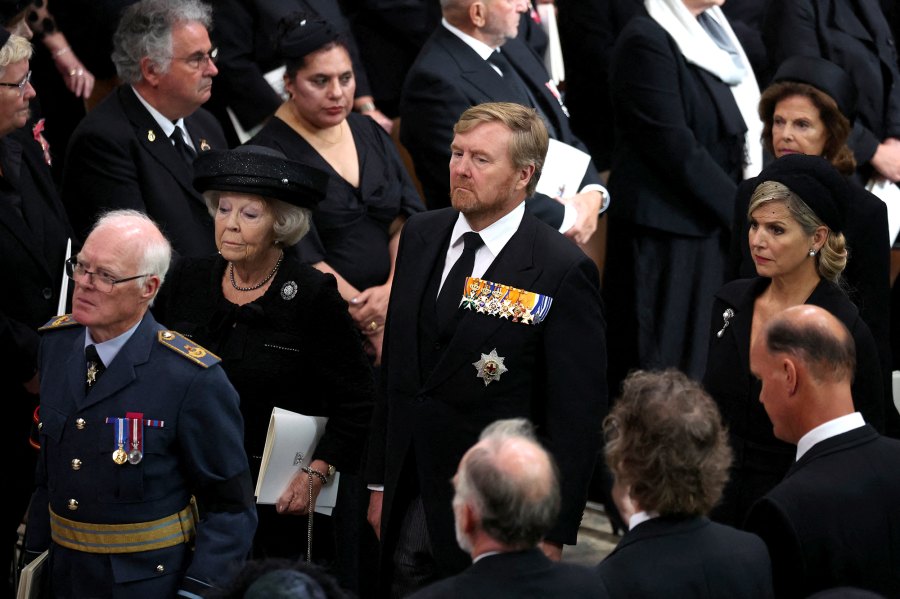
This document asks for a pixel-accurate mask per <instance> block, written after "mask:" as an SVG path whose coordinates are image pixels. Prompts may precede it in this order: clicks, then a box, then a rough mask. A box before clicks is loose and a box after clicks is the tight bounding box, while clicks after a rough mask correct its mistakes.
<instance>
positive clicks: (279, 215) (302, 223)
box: [203, 189, 312, 247]
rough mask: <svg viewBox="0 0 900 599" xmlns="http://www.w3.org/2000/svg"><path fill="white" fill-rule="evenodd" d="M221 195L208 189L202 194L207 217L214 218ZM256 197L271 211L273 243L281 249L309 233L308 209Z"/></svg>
mask: <svg viewBox="0 0 900 599" xmlns="http://www.w3.org/2000/svg"><path fill="white" fill-rule="evenodd" d="M238 193H240V192H238ZM221 195H222V192H221V191H219V190H216V189H209V190H207V191H204V192H203V199H204V200H205V201H206V209H207V210H209V215H210V216H212V217H213V219H215V218H216V212H217V211H218V209H219V197H220V196H221ZM247 195H248V194H247ZM256 197H259V198H261V199H262V200H263V201H264V202H265V203H266V204H267V206H268V207H269V209H270V210H271V211H272V216H273V217H275V224H274V225H273V226H272V231H273V232H274V233H275V243H277V244H279V245H281V246H283V247H290V246H292V245H294V244H296V243H298V242H299V241H300V240H301V239H303V237H304V236H305V235H306V234H307V233H308V232H309V227H310V223H311V222H312V211H311V210H310V209H309V208H300V207H299V206H294V205H293V204H288V203H287V202H283V201H281V200H277V199H275V198H267V197H265V196H256Z"/></svg>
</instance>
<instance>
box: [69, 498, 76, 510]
mask: <svg viewBox="0 0 900 599" xmlns="http://www.w3.org/2000/svg"><path fill="white" fill-rule="evenodd" d="M67 507H68V508H69V510H71V511H73V512H74V511H75V510H77V509H78V500H77V499H70V500H69V505H68V506H67Z"/></svg>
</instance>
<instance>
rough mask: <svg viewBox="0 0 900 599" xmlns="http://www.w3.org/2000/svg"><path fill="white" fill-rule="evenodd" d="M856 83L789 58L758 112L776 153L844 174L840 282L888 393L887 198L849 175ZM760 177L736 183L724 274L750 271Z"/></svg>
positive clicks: (895, 423)
mask: <svg viewBox="0 0 900 599" xmlns="http://www.w3.org/2000/svg"><path fill="white" fill-rule="evenodd" d="M855 102H856V90H855V88H854V87H853V83H852V81H851V80H850V78H849V77H848V76H847V74H846V73H844V71H843V70H842V69H841V68H840V67H838V66H837V65H835V64H833V63H831V62H829V61H827V60H825V59H823V58H816V57H809V56H795V57H793V58H789V59H788V60H786V61H785V62H784V63H782V65H781V66H780V67H779V68H778V72H777V73H776V74H775V77H774V82H773V83H772V84H771V85H770V86H769V87H768V88H766V89H765V91H763V93H762V96H761V97H760V102H759V117H760V119H761V120H762V122H763V135H762V141H763V144H764V145H765V147H766V149H767V150H768V151H769V152H770V153H771V154H772V155H773V156H775V157H776V158H780V157H782V156H786V155H788V154H797V153H800V154H811V155H813V156H822V157H823V158H825V160H827V161H828V162H830V163H831V165H832V166H834V168H835V169H837V171H838V172H840V173H841V174H842V175H844V177H845V178H846V179H847V182H848V187H847V191H848V193H849V196H848V198H847V218H846V225H845V228H844V230H843V234H844V236H845V238H846V240H847V249H848V252H849V254H850V256H849V260H848V261H847V267H846V269H845V270H844V272H843V276H842V281H843V282H842V285H843V287H844V290H845V291H846V292H847V295H848V296H849V297H850V299H851V300H852V301H853V303H855V304H856V306H857V307H858V308H859V314H860V316H861V317H862V319H863V320H864V321H865V323H866V324H867V325H868V326H869V330H870V331H871V332H872V336H873V337H874V338H875V342H876V344H877V346H878V354H879V358H880V361H881V369H882V377H883V379H882V380H883V381H884V385H885V394H886V395H885V396H886V397H887V398H890V397H891V395H890V389H891V387H890V384H891V383H890V379H891V345H890V327H889V324H888V323H889V320H890V251H891V249H890V241H889V239H888V220H887V208H886V207H885V204H884V202H882V201H881V200H879V199H878V198H877V197H875V196H874V195H872V194H871V193H869V192H868V191H866V190H865V189H863V187H862V185H860V184H859V182H858V181H857V180H856V177H853V176H852V175H853V174H854V172H855V171H856V160H855V159H854V157H853V151H852V150H851V149H850V147H849V146H848V145H847V139H848V137H849V136H850V132H851V131H852V128H853V125H852V122H851V119H852V117H853V114H854V112H855V109H854V106H855ZM759 183H760V181H759V179H758V178H757V179H748V180H747V181H743V182H742V183H741V184H740V185H739V186H738V190H737V195H736V197H735V207H734V220H733V227H732V228H733V231H734V232H735V233H734V235H732V237H731V248H730V251H729V257H728V267H727V272H726V278H727V279H729V280H731V279H735V278H738V277H745V278H746V277H752V276H754V275H755V274H756V268H755V265H754V262H753V259H752V258H751V255H750V253H751V249H750V246H749V245H748V244H747V237H746V232H747V227H748V224H747V207H748V205H749V203H750V196H751V195H752V194H753V190H754V189H755V188H756V186H757V185H758V184H759ZM888 407H890V408H891V409H890V410H889V411H888V413H887V416H888V420H887V428H886V432H887V433H888V434H890V435H891V436H900V415H897V411H896V410H895V409H893V407H892V406H888Z"/></svg>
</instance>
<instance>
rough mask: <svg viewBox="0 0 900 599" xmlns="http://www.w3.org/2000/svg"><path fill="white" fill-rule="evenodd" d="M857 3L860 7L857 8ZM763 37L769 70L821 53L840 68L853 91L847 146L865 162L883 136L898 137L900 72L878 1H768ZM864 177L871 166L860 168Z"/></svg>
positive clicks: (899, 123)
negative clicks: (853, 107)
mask: <svg viewBox="0 0 900 599" xmlns="http://www.w3.org/2000/svg"><path fill="white" fill-rule="evenodd" d="M857 2H860V3H861V6H862V7H863V8H864V10H861V11H859V10H856V9H855V6H856V3H857ZM763 32H764V34H763V38H764V40H765V41H766V46H767V47H768V49H769V58H770V61H771V63H772V70H773V72H774V70H775V68H777V66H778V65H779V64H781V63H782V62H783V61H784V60H785V59H786V58H789V57H791V56H796V55H802V56H821V57H822V58H825V59H827V60H830V61H832V62H834V63H835V64H837V65H838V66H840V67H841V68H843V69H844V71H846V72H847V74H848V75H849V76H850V79H851V80H852V81H853V84H854V87H855V88H856V90H857V95H858V98H857V102H856V109H857V118H856V121H855V122H854V126H853V132H852V133H851V135H850V140H849V142H848V143H849V145H850V147H851V148H853V152H854V154H855V155H856V161H857V162H858V163H859V164H860V165H864V164H866V163H867V162H869V160H871V158H872V155H873V154H874V153H875V148H876V146H877V145H878V143H879V142H881V141H882V140H883V139H885V138H886V137H898V136H900V85H898V84H900V70H898V66H897V50H896V48H895V46H894V40H893V38H892V36H891V31H890V27H889V26H888V23H887V20H886V19H885V16H884V13H883V12H882V10H881V7H880V6H879V3H878V0H791V1H790V2H779V1H777V0H775V1H771V2H769V8H768V10H767V13H766V19H765V26H764V28H763ZM863 170H864V173H863V174H864V176H865V178H868V176H869V175H870V174H871V170H870V169H863Z"/></svg>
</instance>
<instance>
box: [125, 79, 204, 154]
mask: <svg viewBox="0 0 900 599" xmlns="http://www.w3.org/2000/svg"><path fill="white" fill-rule="evenodd" d="M131 89H132V90H133V91H134V95H135V96H137V99H138V100H140V102H141V104H143V105H144V108H146V109H147V112H149V113H150V116H152V117H153V120H154V121H156V124H157V125H159V128H160V129H162V130H163V133H165V135H166V139H168V138H169V137H172V132H173V131H175V127H180V128H181V133H182V136H183V137H184V141H185V143H186V144H187V145H189V146H193V144H192V143H191V136H190V135H188V132H187V128H186V127H185V126H184V119H183V118H180V119H178V120H177V121H175V122H174V123H173V122H172V121H170V120H169V119H167V118H166V117H165V115H164V114H163V113H161V112H160V111H158V110H157V109H156V108H154V107H153V106H152V105H151V104H150V103H149V102H147V100H145V99H144V97H143V96H142V95H141V93H140V92H139V91H138V90H136V89H135V88H134V86H131Z"/></svg>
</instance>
